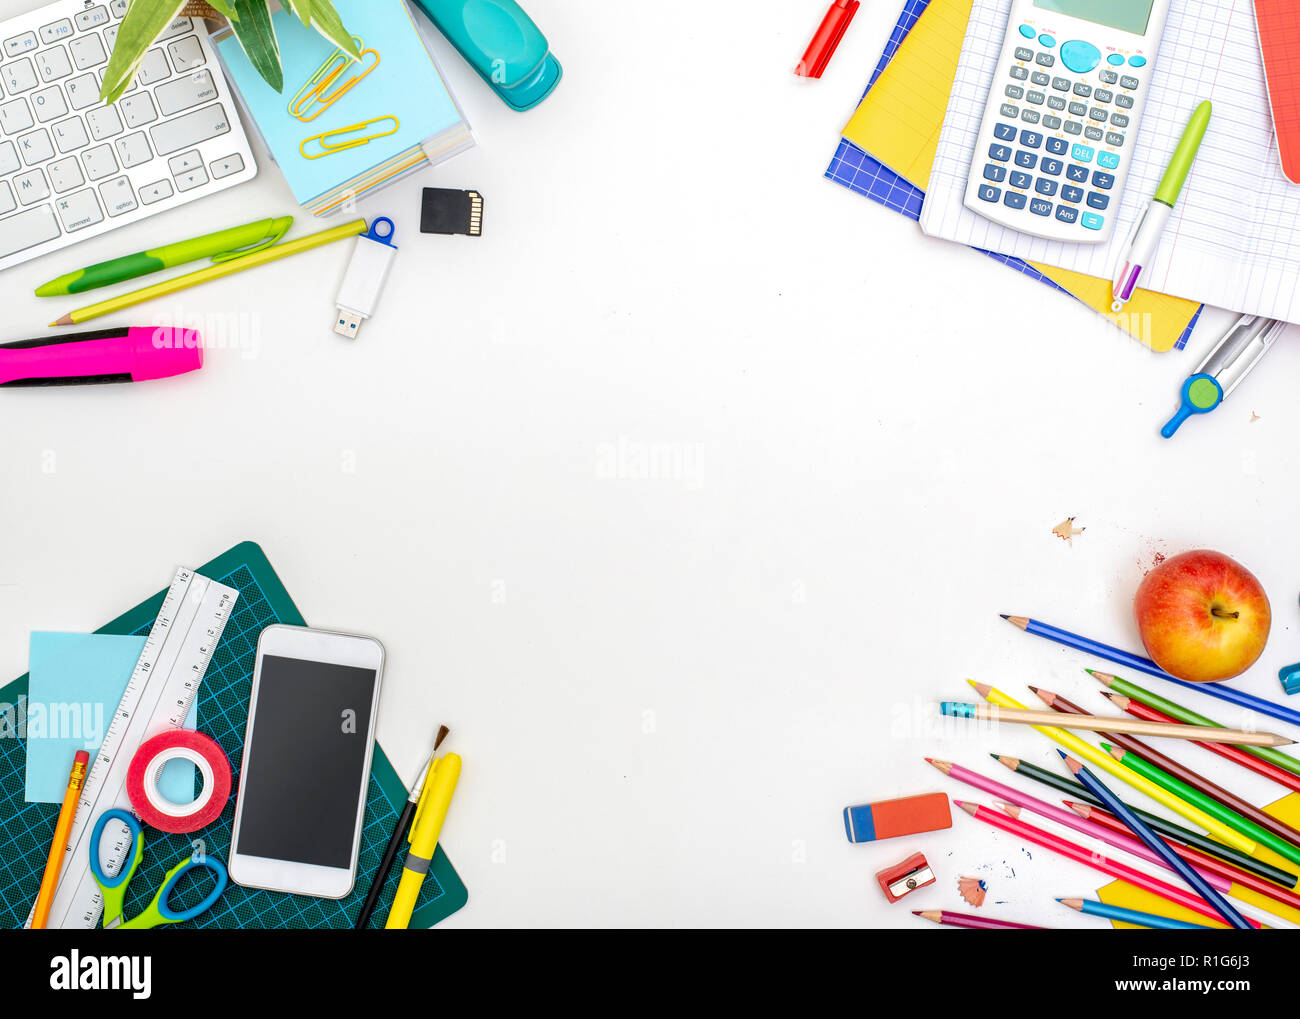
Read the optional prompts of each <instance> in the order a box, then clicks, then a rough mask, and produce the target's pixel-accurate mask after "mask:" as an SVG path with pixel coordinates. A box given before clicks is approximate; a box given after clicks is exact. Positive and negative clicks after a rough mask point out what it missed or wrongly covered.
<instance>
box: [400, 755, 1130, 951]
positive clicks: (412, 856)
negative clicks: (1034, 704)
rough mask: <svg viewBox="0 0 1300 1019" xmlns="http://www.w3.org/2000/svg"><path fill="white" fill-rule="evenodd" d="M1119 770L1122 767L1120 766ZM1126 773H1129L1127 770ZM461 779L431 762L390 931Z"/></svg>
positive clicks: (405, 913)
mask: <svg viewBox="0 0 1300 1019" xmlns="http://www.w3.org/2000/svg"><path fill="white" fill-rule="evenodd" d="M1107 759H1108V760H1110V759H1111V758H1107ZM1115 767H1117V768H1118V767H1121V765H1119V764H1118V763H1116V765H1115ZM1124 770H1125V771H1128V769H1127V768H1125V769H1124ZM459 779H460V755H459V754H444V755H443V756H442V757H439V758H437V759H435V760H433V761H431V762H430V764H429V771H428V773H427V774H426V775H425V779H424V792H423V793H421V794H420V805H419V806H418V807H416V809H415V818H414V819H413V820H412V821H411V834H410V835H409V836H408V837H407V840H408V841H409V842H410V843H411V848H410V851H409V852H408V853H407V854H406V862H405V863H404V864H403V865H402V880H401V881H400V882H398V885H397V894H396V895H394V896H393V905H392V908H391V909H389V911H388V919H387V920H386V921H385V923H384V928H385V929H386V930H390V931H392V930H405V929H406V928H407V927H409V926H410V924H411V914H412V913H414V912H415V900H416V899H417V898H419V895H420V886H421V885H423V884H424V877H425V875H426V874H428V873H429V870H430V868H431V867H432V866H433V851H434V849H436V848H437V846H438V837H439V836H440V835H441V834H442V822H443V821H445V820H446V819H447V808H448V807H450V806H451V797H452V794H453V793H455V791H456V783H457V781H459Z"/></svg>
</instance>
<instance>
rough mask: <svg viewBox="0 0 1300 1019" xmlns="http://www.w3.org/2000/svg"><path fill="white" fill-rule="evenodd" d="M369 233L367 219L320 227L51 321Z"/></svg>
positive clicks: (107, 310) (127, 304) (80, 318)
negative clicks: (280, 242)
mask: <svg viewBox="0 0 1300 1019" xmlns="http://www.w3.org/2000/svg"><path fill="white" fill-rule="evenodd" d="M365 232H366V221H365V220H364V219H354V220H352V221H351V222H350V223H344V224H343V225H342V226H336V227H333V228H331V229H329V230H320V231H318V232H317V233H314V234H308V235H307V236H306V237H299V238H297V239H296V240H292V241H285V242H283V243H282V244H275V245H272V246H271V247H269V248H263V249H262V250H261V251H254V252H253V253H252V254H249V255H244V256H243V257H242V258H234V259H231V260H230V261H229V262H220V263H218V264H217V265H210V266H208V267H206V268H204V269H199V270H197V271H195V272H188V273H185V274H184V275H183V276H175V277H173V278H172V279H169V280H163V281H162V282H161V283H155V284H154V285H153V286H150V287H142V288H141V289H139V290H132V291H131V292H130V293H129V294H122V295H120V296H119V297H110V298H108V299H107V300H104V301H99V302H98V303H96V304H90V305H87V306H86V307H84V308H78V309H77V310H76V311H73V312H69V313H68V314H66V315H64V316H63V317H62V318H61V319H59V320H58V321H57V322H51V323H50V325H51V326H71V325H77V324H78V323H79V322H86V321H88V320H90V319H92V318H99V316H101V315H111V314H112V313H113V312H115V311H121V310H122V309H123V308H133V307H135V306H136V305H137V304H143V303H144V302H145V301H152V300H154V299H155V298H158V297H166V296H167V295H168V294H174V293H176V292H177V291H178V290H187V289H189V288H190V287H196V286H198V285H199V284H201V283H208V282H210V281H212V280H219V279H221V278H223V277H225V276H232V275H234V274H235V273H237V272H243V271H244V270H245V269H254V268H256V267H257V266H259V265H266V263H267V262H275V261H277V260H279V259H281V258H288V257H289V256H290V255H296V254H298V253H299V252H300V251H310V250H311V249H312V248H319V247H320V246H321V245H322V244H332V243H333V242H334V241H341V240H343V239H344V238H345V237H355V236H356V235H357V234H362V233H365Z"/></svg>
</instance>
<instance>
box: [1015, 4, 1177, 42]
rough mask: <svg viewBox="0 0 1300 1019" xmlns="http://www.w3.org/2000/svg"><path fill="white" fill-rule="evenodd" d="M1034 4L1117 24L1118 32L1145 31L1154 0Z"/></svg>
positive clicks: (1141, 32)
mask: <svg viewBox="0 0 1300 1019" xmlns="http://www.w3.org/2000/svg"><path fill="white" fill-rule="evenodd" d="M1034 6H1035V7H1040V8H1042V9H1043V10H1045V11H1055V12H1056V13H1057V14H1068V15H1069V16H1070V17H1072V18H1082V19H1083V20H1084V21H1093V22H1096V23H1097V24H1098V25H1105V26H1107V27H1108V28H1118V29H1119V30H1120V31H1121V32H1132V33H1133V34H1134V35H1146V31H1147V22H1148V21H1149V20H1151V8H1152V7H1154V6H1155V0H1034Z"/></svg>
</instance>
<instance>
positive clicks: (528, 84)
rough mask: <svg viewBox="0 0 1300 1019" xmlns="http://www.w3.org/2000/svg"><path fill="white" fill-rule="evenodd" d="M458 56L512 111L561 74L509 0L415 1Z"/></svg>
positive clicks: (531, 102)
mask: <svg viewBox="0 0 1300 1019" xmlns="http://www.w3.org/2000/svg"><path fill="white" fill-rule="evenodd" d="M415 3H416V4H417V5H418V6H419V8H420V9H421V10H422V11H424V13H425V14H427V15H428V16H429V19H430V20H431V21H432V22H433V23H434V24H435V25H436V26H437V27H438V31H440V32H441V33H442V34H443V35H445V36H446V37H447V38H448V39H449V40H450V41H451V44H452V45H453V46H455V47H456V49H458V50H459V51H460V55H461V56H462V57H464V58H465V59H466V60H468V61H469V63H470V66H471V67H473V68H474V70H476V71H477V72H478V73H479V77H481V78H482V79H483V80H484V81H486V82H487V83H488V85H490V86H491V87H492V90H493V91H494V92H496V94H497V95H499V96H500V97H501V99H502V101H504V102H505V104H506V105H507V106H509V107H510V108H511V109H513V110H520V111H522V110H531V109H532V108H533V107H534V106H536V105H537V104H538V103H540V102H541V101H542V100H543V99H545V98H546V97H547V96H548V95H550V94H551V92H552V91H553V90H554V89H555V86H556V85H558V84H559V83H560V76H561V75H562V74H563V73H564V69H563V68H561V67H560V62H559V61H558V60H556V59H555V57H554V56H553V55H552V54H551V50H550V46H549V45H548V44H547V42H546V36H544V35H542V32H541V29H539V28H538V27H537V25H535V24H534V23H533V19H532V18H530V17H529V16H528V15H527V14H525V13H524V10H523V8H522V7H520V6H519V5H518V4H517V3H515V0H415Z"/></svg>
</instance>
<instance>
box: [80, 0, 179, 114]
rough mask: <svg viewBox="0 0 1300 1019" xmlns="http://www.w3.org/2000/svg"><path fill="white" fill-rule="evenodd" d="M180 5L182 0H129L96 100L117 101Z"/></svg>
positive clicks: (177, 12)
mask: <svg viewBox="0 0 1300 1019" xmlns="http://www.w3.org/2000/svg"><path fill="white" fill-rule="evenodd" d="M184 6H185V0H133V2H132V4H131V6H130V7H129V8H128V9H127V12H126V17H125V18H123V19H122V24H121V25H119V26H118V29H117V41H116V42H115V43H114V44H113V53H112V55H111V56H110V57H109V58H108V66H107V67H106V68H104V85H103V87H102V88H101V89H100V90H99V98H100V99H102V100H103V101H104V102H106V103H114V102H117V98H118V96H120V95H121V94H122V93H123V92H125V91H126V90H127V88H128V86H130V84H131V80H132V79H133V78H134V77H135V72H136V69H137V68H138V67H139V66H140V61H141V60H143V59H144V55H145V53H146V52H147V51H148V49H149V47H150V45H152V43H153V41H154V40H155V39H157V38H158V36H159V34H160V33H161V32H162V30H163V29H164V28H166V27H167V23H168V22H170V21H171V20H172V18H174V17H176V15H177V14H179V13H180V10H181V8H182V7H184Z"/></svg>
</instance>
